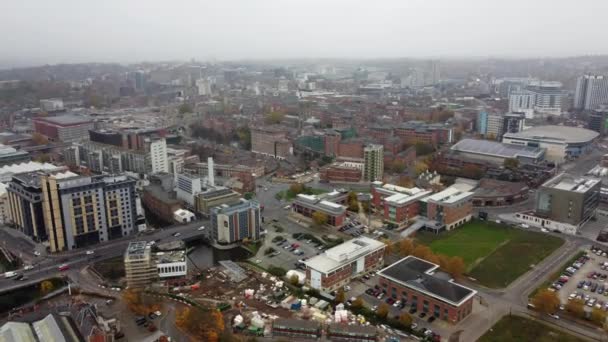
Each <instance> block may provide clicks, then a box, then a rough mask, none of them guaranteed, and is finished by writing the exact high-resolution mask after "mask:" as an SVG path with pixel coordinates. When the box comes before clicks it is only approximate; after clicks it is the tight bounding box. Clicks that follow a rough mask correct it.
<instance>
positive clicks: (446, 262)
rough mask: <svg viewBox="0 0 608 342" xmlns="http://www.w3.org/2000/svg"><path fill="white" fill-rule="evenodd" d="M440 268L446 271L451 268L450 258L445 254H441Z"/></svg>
mask: <svg viewBox="0 0 608 342" xmlns="http://www.w3.org/2000/svg"><path fill="white" fill-rule="evenodd" d="M438 256H439V267H441V268H442V269H444V270H447V269H449V268H450V257H449V256H447V255H445V254H439V255H438Z"/></svg>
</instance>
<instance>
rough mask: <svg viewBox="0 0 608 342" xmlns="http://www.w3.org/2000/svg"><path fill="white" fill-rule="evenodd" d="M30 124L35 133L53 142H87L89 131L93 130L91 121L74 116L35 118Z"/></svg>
mask: <svg viewBox="0 0 608 342" xmlns="http://www.w3.org/2000/svg"><path fill="white" fill-rule="evenodd" d="M32 122H33V124H34V131H35V132H36V133H40V134H42V135H44V136H45V137H47V138H48V139H49V140H53V141H63V142H75V141H81V140H89V130H91V129H93V121H92V120H91V119H89V118H87V117H83V116H76V115H61V116H47V117H36V118H33V119H32Z"/></svg>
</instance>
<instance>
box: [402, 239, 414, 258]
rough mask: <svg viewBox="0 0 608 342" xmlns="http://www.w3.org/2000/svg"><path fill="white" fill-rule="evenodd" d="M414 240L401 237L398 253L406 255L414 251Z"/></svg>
mask: <svg viewBox="0 0 608 342" xmlns="http://www.w3.org/2000/svg"><path fill="white" fill-rule="evenodd" d="M414 248H415V247H414V241H412V239H403V240H401V241H399V254H400V255H401V256H408V255H410V254H412V253H413V252H414Z"/></svg>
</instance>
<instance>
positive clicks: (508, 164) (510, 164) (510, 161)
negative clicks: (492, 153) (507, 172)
mask: <svg viewBox="0 0 608 342" xmlns="http://www.w3.org/2000/svg"><path fill="white" fill-rule="evenodd" d="M503 166H504V167H505V168H507V169H511V170H514V169H517V167H518V166H519V160H517V159H515V158H505V161H504V162H503Z"/></svg>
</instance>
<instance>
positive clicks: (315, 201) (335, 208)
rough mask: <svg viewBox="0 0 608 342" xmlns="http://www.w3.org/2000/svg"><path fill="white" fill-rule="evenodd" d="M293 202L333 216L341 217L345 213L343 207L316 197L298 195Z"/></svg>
mask: <svg viewBox="0 0 608 342" xmlns="http://www.w3.org/2000/svg"><path fill="white" fill-rule="evenodd" d="M330 197H331V196H330ZM294 202H295V203H298V204H300V205H303V206H307V207H312V208H316V209H319V210H321V211H326V212H329V213H331V214H335V215H341V214H343V213H344V212H345V211H346V207H345V206H343V205H340V204H337V203H334V202H330V201H327V200H323V199H322V198H321V197H319V196H317V195H306V194H298V195H297V196H296V199H295V201H294Z"/></svg>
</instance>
